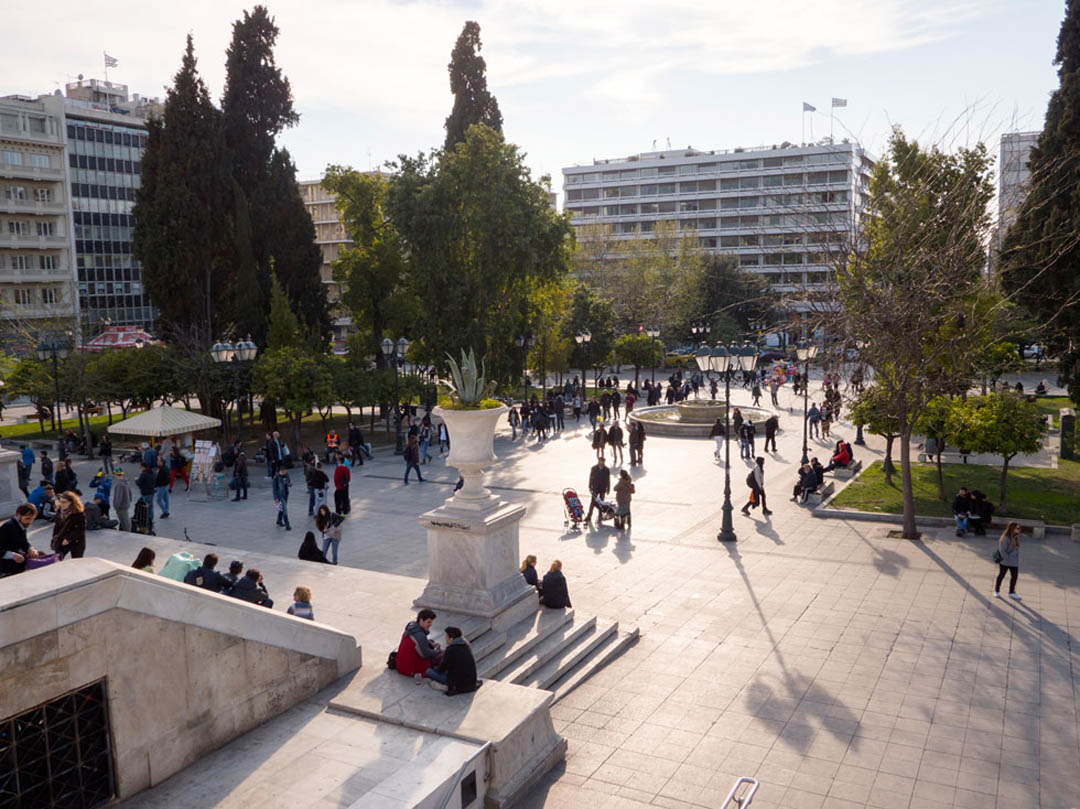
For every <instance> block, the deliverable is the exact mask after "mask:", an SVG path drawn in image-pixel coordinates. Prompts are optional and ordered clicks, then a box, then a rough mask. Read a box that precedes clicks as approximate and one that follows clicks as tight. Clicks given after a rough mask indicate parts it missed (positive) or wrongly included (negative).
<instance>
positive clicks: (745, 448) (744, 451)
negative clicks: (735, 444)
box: [739, 438, 750, 458]
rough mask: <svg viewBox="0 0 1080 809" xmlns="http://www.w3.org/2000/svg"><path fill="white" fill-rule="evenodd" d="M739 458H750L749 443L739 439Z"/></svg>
mask: <svg viewBox="0 0 1080 809" xmlns="http://www.w3.org/2000/svg"><path fill="white" fill-rule="evenodd" d="M739 457H740V458H749V457H750V443H749V442H748V441H747V440H746V439H745V438H740V439H739Z"/></svg>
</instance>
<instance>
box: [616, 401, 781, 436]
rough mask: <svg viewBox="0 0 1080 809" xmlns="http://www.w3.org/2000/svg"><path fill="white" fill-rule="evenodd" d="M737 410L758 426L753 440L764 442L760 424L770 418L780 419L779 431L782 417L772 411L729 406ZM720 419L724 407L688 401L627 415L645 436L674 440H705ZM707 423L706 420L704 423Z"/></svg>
mask: <svg viewBox="0 0 1080 809" xmlns="http://www.w3.org/2000/svg"><path fill="white" fill-rule="evenodd" d="M736 407H738V408H739V412H740V413H742V415H743V418H744V419H750V420H751V421H753V422H754V424H755V425H758V432H757V438H758V439H759V440H764V439H765V428H764V422H765V420H766V419H767V418H769V417H770V416H774V415H775V416H777V417H778V418H780V423H781V427H780V429H783V416H782V414H781V413H780V412H778V411H775V410H767V409H766V408H764V407H746V406H743V405H733V406H732V408H731V409H732V411H734V410H735V408H736ZM718 416H719V417H720V419H721V420H722V419H723V418H724V403H723V402H719V401H715V402H714V401H712V400H711V399H710V400H701V399H698V400H690V401H686V402H678V403H677V404H673V405H657V406H655V407H635V408H634V409H633V410H632V411H631V412H630V416H629V418H630V421H640V422H641V423H642V424H644V425H645V434H646V435H664V436H671V437H675V438H708V437H709V433H710V432H711V431H712V426H713V424H714V423H716V419H717V417H718ZM706 419H707V420H706Z"/></svg>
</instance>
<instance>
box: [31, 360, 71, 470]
mask: <svg viewBox="0 0 1080 809" xmlns="http://www.w3.org/2000/svg"><path fill="white" fill-rule="evenodd" d="M70 353H71V344H70V343H68V342H67V341H66V340H56V339H54V340H53V341H52V342H48V343H41V344H40V345H39V346H38V347H37V355H38V359H39V360H41V361H42V362H45V360H47V359H49V357H52V366H53V386H54V388H55V394H56V398H55V400H54V402H53V406H54V407H55V408H56V409H55V413H56V440H57V441H58V442H59V445H60V447H61V449H60V450H59V452H61V453H63V449H62V447H63V446H64V427H63V423H62V422H61V420H60V360H62V359H66V358H67V355H68V354H70ZM60 457H61V458H63V454H61V456H60Z"/></svg>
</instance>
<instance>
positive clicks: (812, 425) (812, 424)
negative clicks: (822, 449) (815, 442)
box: [810, 419, 821, 438]
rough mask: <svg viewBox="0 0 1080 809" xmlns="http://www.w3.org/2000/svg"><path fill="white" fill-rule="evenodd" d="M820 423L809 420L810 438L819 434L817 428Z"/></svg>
mask: <svg viewBox="0 0 1080 809" xmlns="http://www.w3.org/2000/svg"><path fill="white" fill-rule="evenodd" d="M820 424H821V421H820V420H818V419H810V437H811V438H813V437H814V436H815V435H817V433H818V432H819V430H818V427H819V426H820Z"/></svg>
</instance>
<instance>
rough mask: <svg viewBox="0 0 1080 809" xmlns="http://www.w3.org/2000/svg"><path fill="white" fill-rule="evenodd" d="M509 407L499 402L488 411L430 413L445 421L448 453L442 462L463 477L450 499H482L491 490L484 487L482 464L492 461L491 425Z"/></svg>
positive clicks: (439, 408)
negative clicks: (448, 438) (461, 484)
mask: <svg viewBox="0 0 1080 809" xmlns="http://www.w3.org/2000/svg"><path fill="white" fill-rule="evenodd" d="M509 409H510V408H508V407H507V406H506V405H499V406H498V407H493V408H491V409H490V410H447V409H446V408H443V407H436V408H435V409H434V410H433V411H432V412H433V413H434V414H435V415H436V416H438V417H439V418H441V419H442V420H443V421H444V422H446V429H447V430H448V431H449V433H450V455H449V456H448V457H447V459H446V462H447V463H448V464H450V465H451V466H454V467H457V468H458V469H459V470H460V471H461V475H462V477H463V478H465V485H464V486H462V487H461V489H460V490H459V491H458V493H457V494H456V495H454V500H456V501H465V502H468V501H470V500H472V501H483V500H487V499H488V498H490V496H491V493H490V492H489V491H488V490H487V489H486V488H484V467H485V466H490V465H491V464H493V463H494V462H495V427H496V425H497V424H498V423H499V419H500V418H502V416H503V414H504V413H506V412H507V411H508V410H509Z"/></svg>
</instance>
